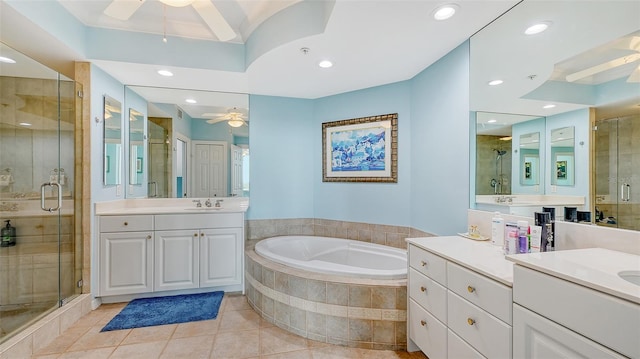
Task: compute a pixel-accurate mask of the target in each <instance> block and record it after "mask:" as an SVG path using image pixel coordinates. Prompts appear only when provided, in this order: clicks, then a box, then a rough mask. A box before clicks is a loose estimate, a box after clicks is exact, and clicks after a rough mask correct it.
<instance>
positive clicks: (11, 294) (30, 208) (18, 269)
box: [0, 44, 82, 342]
mask: <svg viewBox="0 0 640 359" xmlns="http://www.w3.org/2000/svg"><path fill="white" fill-rule="evenodd" d="M0 55H1V56H5V57H10V58H13V59H15V60H16V63H19V64H20V65H21V66H24V67H21V69H20V72H15V71H16V70H17V69H15V70H14V68H12V67H11V66H10V65H11V64H8V65H7V64H2V65H0V103H1V105H2V107H1V108H0V111H1V113H0V220H2V225H3V227H4V226H5V225H6V223H7V222H5V221H10V222H9V223H10V224H11V226H13V227H15V237H13V238H15V242H14V243H5V242H2V246H1V247H0V342H4V341H5V340H7V339H8V338H10V337H12V336H13V335H15V334H16V333H19V332H20V331H21V330H22V329H23V328H25V327H27V326H28V325H30V324H31V323H33V322H35V321H36V320H38V319H40V318H42V317H43V316H44V315H46V314H47V313H49V312H51V311H53V310H55V309H56V308H58V307H60V306H61V305H63V304H64V303H66V302H67V301H68V300H70V299H71V298H73V297H74V296H75V295H77V294H79V293H80V291H81V289H80V287H79V284H81V281H80V279H81V278H82V277H81V276H82V270H81V268H82V257H81V254H82V250H81V248H82V236H81V235H80V233H79V230H78V229H77V228H76V225H75V224H76V222H78V223H79V222H80V221H76V216H77V215H76V211H75V210H74V208H75V194H76V193H78V192H79V188H81V187H80V184H78V183H76V182H77V181H76V180H75V173H76V170H77V168H76V167H75V166H76V163H75V160H74V159H75V152H76V141H77V139H76V137H75V128H76V123H77V118H76V114H78V115H79V114H80V113H81V111H78V108H79V107H78V106H81V103H80V101H77V99H78V98H77V96H78V93H79V92H78V91H80V90H81V89H80V88H79V85H78V84H76V83H75V82H73V81H71V80H69V79H66V78H63V77H62V76H61V75H59V74H58V73H57V72H55V71H53V70H50V69H48V68H46V67H44V66H43V65H41V64H38V63H36V62H35V61H33V60H31V59H29V58H27V57H26V56H24V55H22V54H20V53H18V52H16V51H15V50H13V49H10V48H8V47H6V46H4V45H3V44H0ZM24 69H27V70H31V71H33V74H34V75H33V76H32V77H29V74H30V73H29V72H28V71H27V72H26V73H25V70H24Z"/></svg>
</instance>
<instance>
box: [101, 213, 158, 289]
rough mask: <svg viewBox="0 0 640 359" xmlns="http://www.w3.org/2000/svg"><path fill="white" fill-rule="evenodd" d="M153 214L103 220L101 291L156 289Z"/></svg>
mask: <svg viewBox="0 0 640 359" xmlns="http://www.w3.org/2000/svg"><path fill="white" fill-rule="evenodd" d="M152 278H153V216H150V215H140V216H105V217H102V218H101V220H100V295H103V296H107V295H121V294H135V293H146V292H151V291H153V280H152Z"/></svg>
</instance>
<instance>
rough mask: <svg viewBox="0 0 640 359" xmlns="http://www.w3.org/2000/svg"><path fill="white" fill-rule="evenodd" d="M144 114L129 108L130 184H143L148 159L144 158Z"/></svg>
mask: <svg viewBox="0 0 640 359" xmlns="http://www.w3.org/2000/svg"><path fill="white" fill-rule="evenodd" d="M144 140H145V134H144V115H143V114H142V113H141V112H140V111H136V110H134V109H132V108H130V109H129V184H130V185H132V186H142V181H143V178H144V172H145V170H144V169H145V166H146V163H145V162H146V161H145V160H144Z"/></svg>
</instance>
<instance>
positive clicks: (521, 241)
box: [517, 221, 529, 253]
mask: <svg viewBox="0 0 640 359" xmlns="http://www.w3.org/2000/svg"><path fill="white" fill-rule="evenodd" d="M528 229H529V222H527V221H518V251H517V253H527V252H529V241H528V240H527V230H528Z"/></svg>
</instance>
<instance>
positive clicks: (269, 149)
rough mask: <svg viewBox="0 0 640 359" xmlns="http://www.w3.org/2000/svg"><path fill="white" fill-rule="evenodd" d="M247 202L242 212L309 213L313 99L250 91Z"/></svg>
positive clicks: (274, 215) (250, 215)
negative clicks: (249, 188)
mask: <svg viewBox="0 0 640 359" xmlns="http://www.w3.org/2000/svg"><path fill="white" fill-rule="evenodd" d="M249 113H250V114H251V126H250V127H249V132H250V133H249V137H250V138H251V145H250V146H251V172H250V180H249V181H250V183H251V202H250V205H249V211H248V213H247V218H249V219H270V218H273V219H278V218H312V217H313V178H314V171H315V169H314V167H315V166H316V164H315V163H314V155H315V152H317V149H316V148H314V146H313V136H318V137H319V136H320V134H319V132H317V131H315V129H314V126H312V123H313V101H312V100H303V99H292V98H283V97H270V96H258V95H251V97H250V100H249Z"/></svg>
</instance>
